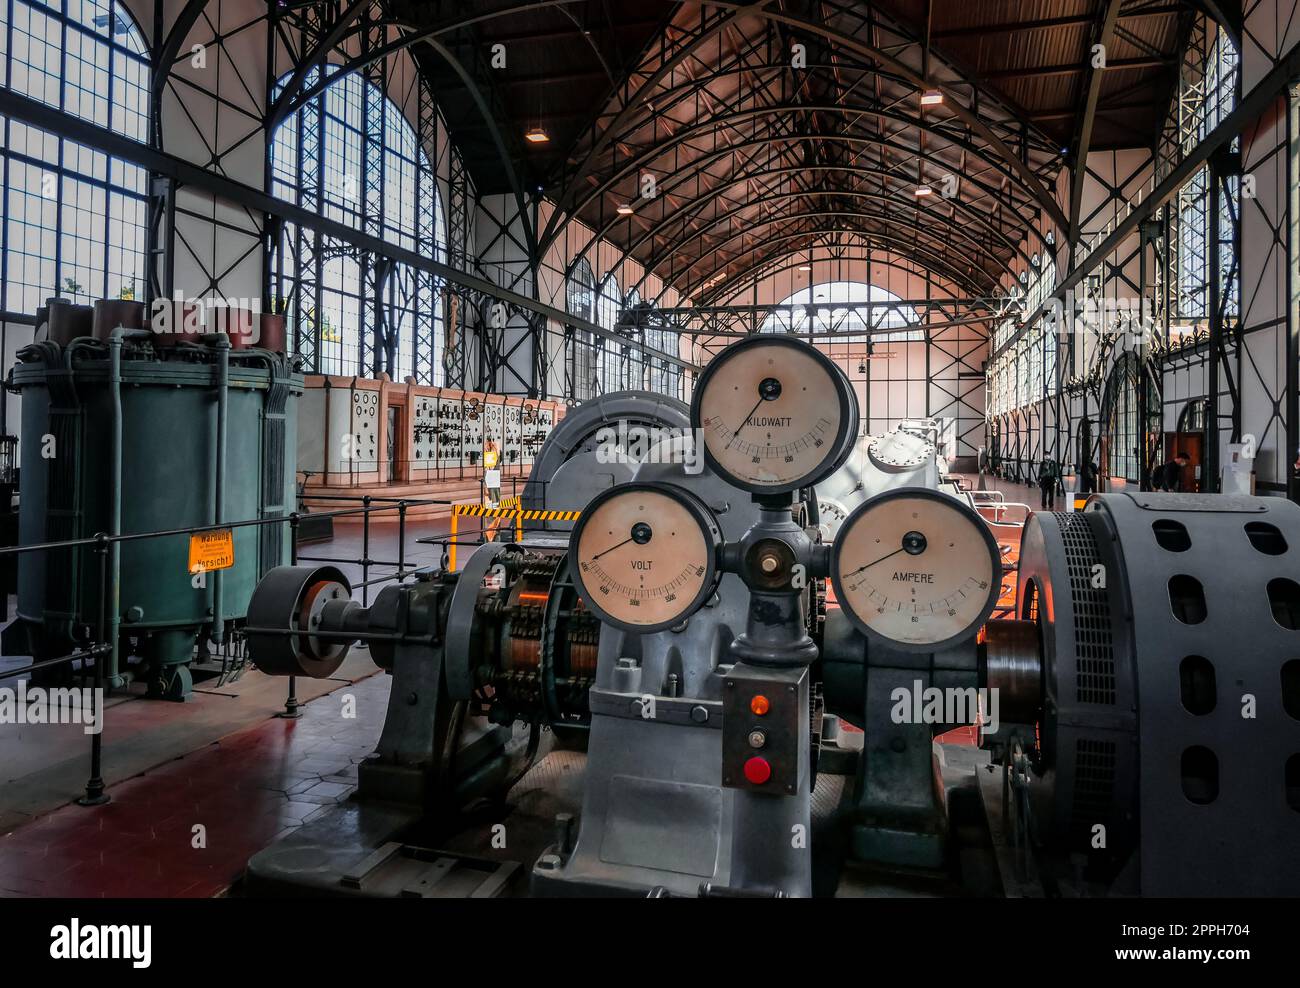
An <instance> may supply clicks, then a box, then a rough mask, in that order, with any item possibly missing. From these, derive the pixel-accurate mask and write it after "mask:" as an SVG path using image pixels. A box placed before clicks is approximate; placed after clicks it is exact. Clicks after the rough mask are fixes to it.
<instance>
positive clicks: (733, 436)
mask: <svg viewBox="0 0 1300 988" xmlns="http://www.w3.org/2000/svg"><path fill="white" fill-rule="evenodd" d="M765 400H766V399H765V398H764V397H763V396H762V395H759V396H758V401H756V402H754V407H753V408H751V409H750V410H749V414H748V415H746V416H745V417H744V419H742V420H741V423H740V425H738V426H737V427H736V429H735V431H734V432H732V434H731V438H730V439H728V440H727V445H725V446H723V447H722V448H723V449H724V450H728V449H731V444H732V443H734V442H735V441H736V440H737V439H739V438H740V430H741V429H743V428H745V425H746V424H747V423H748V422H749V420H750V418H752V417H753V415H754V413H755V412H756V411H758V406H759V405H761V404H763V402H764V401H765Z"/></svg>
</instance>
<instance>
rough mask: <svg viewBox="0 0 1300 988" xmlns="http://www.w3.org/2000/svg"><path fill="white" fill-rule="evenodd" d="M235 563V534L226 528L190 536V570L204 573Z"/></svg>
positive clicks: (225, 567) (227, 567)
mask: <svg viewBox="0 0 1300 988" xmlns="http://www.w3.org/2000/svg"><path fill="white" fill-rule="evenodd" d="M234 565H235V536H234V534H233V533H232V532H231V530H230V529H228V528H214V529H213V530H212V531H210V532H195V533H194V534H193V535H191V536H190V572H191V573H206V572H209V571H210V570H216V569H230V567H232V566H234Z"/></svg>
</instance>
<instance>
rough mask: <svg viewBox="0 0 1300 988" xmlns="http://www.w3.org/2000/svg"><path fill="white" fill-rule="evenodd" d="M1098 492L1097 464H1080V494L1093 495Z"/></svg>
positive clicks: (1087, 461)
mask: <svg viewBox="0 0 1300 988" xmlns="http://www.w3.org/2000/svg"><path fill="white" fill-rule="evenodd" d="M1096 490H1097V464H1096V463H1094V462H1093V461H1092V460H1084V461H1083V462H1082V463H1080V464H1079V493H1080V494H1092V493H1095V492H1096Z"/></svg>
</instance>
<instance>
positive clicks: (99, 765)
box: [77, 532, 117, 806]
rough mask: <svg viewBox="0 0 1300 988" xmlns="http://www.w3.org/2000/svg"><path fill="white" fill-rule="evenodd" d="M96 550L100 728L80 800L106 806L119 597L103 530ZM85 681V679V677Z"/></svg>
mask: <svg viewBox="0 0 1300 988" xmlns="http://www.w3.org/2000/svg"><path fill="white" fill-rule="evenodd" d="M95 552H96V553H97V554H98V555H99V632H98V634H97V635H96V637H97V638H98V639H99V641H98V648H97V649H96V653H97V654H96V655H95V679H94V683H95V685H94V700H93V701H92V702H97V703H99V705H100V706H99V730H97V731H95V733H94V734H92V735H91V736H90V779H89V780H88V781H87V782H86V794H85V795H84V796H82V797H81V798H80V799H78V800H77V802H78V803H79V804H80V805H82V806H102V805H103V804H104V803H107V802H108V801H109V799H110V797H109V795H108V793H106V792H105V791H104V764H103V758H104V720H105V714H106V711H105V708H104V661H105V660H106V659H107V658H108V655H109V654H110V653H111V645H109V643H108V641H107V636H108V628H109V620H108V614H109V607H110V606H112V605H113V604H114V603H115V601H116V597H117V588H116V587H114V588H113V594H112V597H113V601H110V598H109V586H108V583H109V580H108V552H109V539H108V536H107V535H105V534H104V533H103V532H100V533H99V534H97V535H96V536H95ZM83 682H84V680H83Z"/></svg>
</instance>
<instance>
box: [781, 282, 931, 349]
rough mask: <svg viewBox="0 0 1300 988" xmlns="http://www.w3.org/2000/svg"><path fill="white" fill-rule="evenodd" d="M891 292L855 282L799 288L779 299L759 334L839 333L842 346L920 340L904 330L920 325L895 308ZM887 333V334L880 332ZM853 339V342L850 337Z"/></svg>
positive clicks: (908, 311)
mask: <svg viewBox="0 0 1300 988" xmlns="http://www.w3.org/2000/svg"><path fill="white" fill-rule="evenodd" d="M900 301H901V300H900V299H899V297H898V296H897V295H895V294H894V293H893V292H890V291H886V290H885V289H883V288H880V287H878V286H876V285H867V284H864V283H863V282H858V281H828V282H823V283H822V284H820V285H810V286H808V287H807V288H801V289H799V290H798V291H797V292H795V293H794V294H792V295H790V296H789V297H788V298H786V299H783V300H782V301H781V303H780V307H779V308H778V310H777V311H775V312H773V313H772V314H771V315H770V316H768V317H767V319H766V320H765V321H764V322H763V325H762V327H760V330H759V331H760V332H763V333H786V332H791V331H793V332H796V333H843V334H844V335H845V337H847V339H845V341H844V342H846V343H853V342H856V343H864V342H866V338H865V335H863V334H865V333H866V332H867V331H868V330H871V331H872V333H873V339H875V340H878V341H879V340H900V341H901V340H924V339H925V331H924V330H920V329H908V328H907V327H909V326H912V325H915V324H916V323H919V322H920V317H919V316H918V315H917V314H916V310H915V309H912V308H910V307H907V306H902V305H898V304H897V303H899V302H900ZM882 330H889V331H890V332H881V331H882ZM855 335H856V336H857V338H856V339H853V337H854V336H855Z"/></svg>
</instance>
